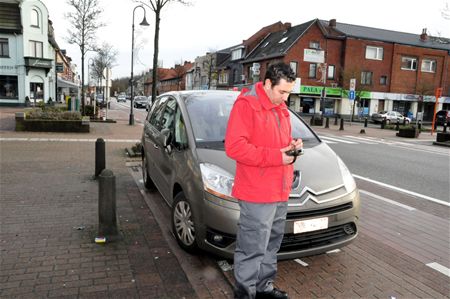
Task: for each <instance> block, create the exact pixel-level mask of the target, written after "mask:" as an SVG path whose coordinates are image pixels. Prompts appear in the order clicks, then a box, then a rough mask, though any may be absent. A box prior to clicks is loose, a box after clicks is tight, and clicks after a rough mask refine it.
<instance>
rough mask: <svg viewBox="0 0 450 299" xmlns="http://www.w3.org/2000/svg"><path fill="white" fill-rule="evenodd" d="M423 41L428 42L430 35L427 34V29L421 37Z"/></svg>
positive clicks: (423, 30) (424, 29)
mask: <svg viewBox="0 0 450 299" xmlns="http://www.w3.org/2000/svg"><path fill="white" fill-rule="evenodd" d="M420 40H421V41H427V40H428V34H427V28H423V29H422V34H421V35H420Z"/></svg>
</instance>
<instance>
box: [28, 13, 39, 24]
mask: <svg viewBox="0 0 450 299" xmlns="http://www.w3.org/2000/svg"><path fill="white" fill-rule="evenodd" d="M30 17H31V26H33V27H39V12H38V11H37V10H36V9H32V10H31V16H30Z"/></svg>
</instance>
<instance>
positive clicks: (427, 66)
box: [420, 59, 436, 73]
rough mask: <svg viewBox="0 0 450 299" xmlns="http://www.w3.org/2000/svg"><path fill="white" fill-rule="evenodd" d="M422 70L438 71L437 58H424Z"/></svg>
mask: <svg viewBox="0 0 450 299" xmlns="http://www.w3.org/2000/svg"><path fill="white" fill-rule="evenodd" d="M420 70H421V71H422V72H427V73H436V60H431V59H423V60H422V65H421V67H420Z"/></svg>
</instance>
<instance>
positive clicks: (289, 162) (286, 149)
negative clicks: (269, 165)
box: [280, 144, 295, 165]
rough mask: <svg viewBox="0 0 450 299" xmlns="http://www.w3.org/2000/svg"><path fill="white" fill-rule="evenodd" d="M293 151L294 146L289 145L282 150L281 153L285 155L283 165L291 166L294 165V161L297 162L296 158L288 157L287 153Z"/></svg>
mask: <svg viewBox="0 0 450 299" xmlns="http://www.w3.org/2000/svg"><path fill="white" fill-rule="evenodd" d="M292 149H293V147H292V144H291V145H289V146H286V147H284V148H282V149H280V151H281V153H282V155H283V165H289V164H292V163H293V162H294V160H295V157H294V156H288V155H286V152H287V151H289V150H292Z"/></svg>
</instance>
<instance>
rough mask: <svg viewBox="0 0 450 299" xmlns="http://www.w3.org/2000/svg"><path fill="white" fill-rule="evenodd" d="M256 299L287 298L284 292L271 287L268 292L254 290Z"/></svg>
mask: <svg viewBox="0 0 450 299" xmlns="http://www.w3.org/2000/svg"><path fill="white" fill-rule="evenodd" d="M256 299H289V296H288V294H287V293H286V292H284V291H282V290H279V289H277V288H273V290H272V291H270V292H256Z"/></svg>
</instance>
